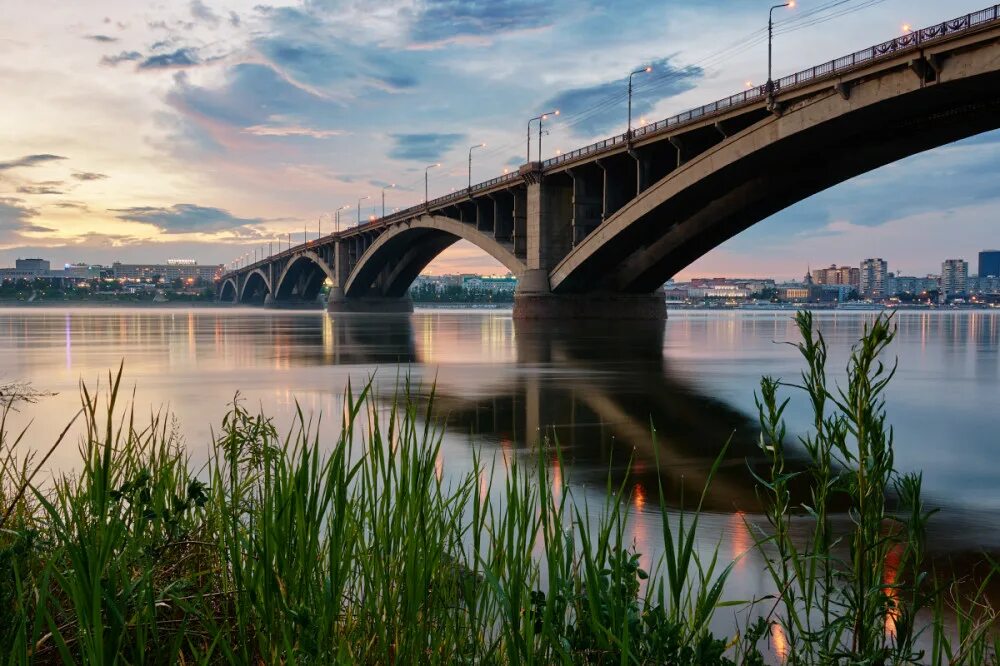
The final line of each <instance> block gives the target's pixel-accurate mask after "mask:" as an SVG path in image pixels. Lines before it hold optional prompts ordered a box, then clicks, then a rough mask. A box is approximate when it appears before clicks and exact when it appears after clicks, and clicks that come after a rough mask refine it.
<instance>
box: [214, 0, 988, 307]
mask: <svg viewBox="0 0 1000 666" xmlns="http://www.w3.org/2000/svg"><path fill="white" fill-rule="evenodd" d="M997 128H1000V5H995V6H992V7H989V8H987V9H984V10H982V11H979V12H974V13H972V14H968V15H965V16H962V17H959V18H956V19H953V20H950V21H945V22H943V23H940V24H937V25H934V26H931V27H929V28H924V29H921V30H918V31H915V32H911V33H909V34H906V35H904V36H901V37H897V38H894V39H892V40H889V41H887V42H884V43H882V44H878V45H876V46H873V47H870V48H867V49H864V50H862V51H858V52H856V53H853V54H850V55H847V56H844V57H841V58H837V59H836V60H833V61H830V62H827V63H823V64H821V65H817V66H815V67H812V68H810V69H807V70H803V71H801V72H798V73H796V74H793V75H790V76H786V77H784V78H782V79H780V80H779V81H775V82H774V86H773V89H768V88H766V87H763V86H762V87H760V88H753V89H750V90H746V91H743V92H741V93H737V94H736V95H733V96H731V97H727V98H725V99H722V100H719V101H716V102H713V103H711V104H707V105H705V106H702V107H700V108H697V109H693V110H690V111H687V112H685V113H682V114H680V115H678V116H674V117H672V118H668V119H666V120H662V121H659V122H656V123H652V124H650V125H646V126H643V127H640V128H638V129H635V130H633V131H632V132H631V133H630V134H621V135H618V136H615V137H611V138H609V139H606V140H604V141H600V142H598V143H595V144H592V145H590V146H586V147H584V148H580V149H578V150H574V151H572V152H569V153H566V154H562V155H559V156H557V157H554V158H551V159H548V160H545V161H544V162H532V163H529V164H526V165H524V166H522V167H521V168H520V169H519V170H518V172H516V173H511V174H507V175H504V176H500V177H498V178H494V179H492V180H488V181H486V182H483V183H479V184H478V185H474V186H472V187H470V188H468V189H466V190H462V191H460V192H456V193H454V194H451V195H449V196H445V197H440V198H438V199H434V200H431V201H429V202H427V203H426V204H422V205H420V206H415V207H412V208H409V209H406V210H403V211H400V212H398V213H395V214H393V215H389V216H386V217H384V218H381V219H377V220H375V221H373V222H370V223H367V224H362V225H359V226H357V227H354V228H351V229H348V230H346V231H343V232H340V233H336V234H331V235H329V236H326V237H323V238H320V239H317V240H315V241H311V242H307V243H304V244H302V245H300V246H297V247H292V248H290V249H289V250H286V251H284V252H281V253H279V254H275V255H273V256H270V257H267V258H266V259H263V260H261V261H257V262H255V263H252V264H249V265H247V266H245V267H241V268H240V269H239V270H236V271H232V272H230V273H227V274H225V275H224V276H223V277H222V280H221V281H220V287H219V296H220V299H221V300H223V301H231V302H240V303H271V302H273V303H289V304H291V303H306V302H315V300H316V299H317V297H318V295H319V294H320V288H321V286H322V285H323V283H324V282H325V281H326V280H327V279H329V280H330V282H331V283H332V288H331V289H330V291H329V299H328V308H329V309H330V310H331V311H335V312H351V311H372V310H376V311H399V310H409V309H410V307H411V305H410V302H409V300H408V298H407V291H408V288H409V286H410V284H411V283H412V282H413V280H414V279H415V278H416V277H417V275H419V274H420V272H421V271H422V270H423V269H424V267H426V266H427V264H429V263H430V262H431V261H432V260H433V259H434V257H436V256H437V255H438V254H439V253H440V252H442V251H443V250H444V249H445V248H447V247H448V246H450V245H451V244H453V243H455V242H456V241H458V240H459V239H466V240H468V241H469V242H471V243H472V244H474V245H476V246H477V247H479V248H481V249H482V250H483V251H485V252H486V253H487V254H489V255H490V256H492V257H493V258H495V259H496V260H497V261H499V262H500V263H501V264H503V265H504V266H506V267H507V269H508V270H510V271H511V273H513V274H514V275H515V276H517V278H518V280H519V282H518V288H517V292H516V295H515V305H514V315H515V317H517V318H524V319H534V318H573V317H584V318H586V317H610V318H662V317H664V316H665V304H664V299H663V298H662V294H661V293H660V292H659V289H660V287H661V285H662V284H663V283H664V282H666V281H667V280H668V279H669V278H670V277H672V276H673V275H674V274H676V273H677V272H678V271H679V270H681V269H682V268H684V267H685V266H687V265H688V264H690V263H691V262H692V261H694V260H695V259H697V258H698V257H700V256H702V255H703V254H705V253H706V252H708V251H709V250H711V249H712V248H714V247H716V246H717V245H719V244H720V243H722V242H724V241H726V240H727V239H729V238H731V237H732V236H734V235H736V234H738V233H739V232H741V231H743V230H745V229H747V228H748V227H750V226H752V225H753V224H756V223H757V222H759V221H761V220H763V219H765V218H767V217H769V216H770V215H773V214H774V213H776V212H778V211H779V210H782V209H783V208H786V207H788V206H790V205H792V204H793V203H796V202H798V201H800V200H802V199H805V198H806V197H809V196H811V195H813V194H815V193H817V192H819V191H821V190H824V189H826V188H828V187H831V186H833V185H836V184H837V183H840V182H843V181H845V180H848V179H850V178H853V177H854V176H857V175H859V174H862V173H865V172H867V171H870V170H872V169H875V168H878V167H880V166H883V165H886V164H889V163H891V162H894V161H896V160H899V159H902V158H904V157H907V156H910V155H913V154H916V153H919V152H922V151H925V150H929V149H931V148H935V147H937V146H941V145H944V144H947V143H950V142H953V141H956V140H959V139H962V138H965V137H969V136H972V135H975V134H978V133H981V132H984V131H987V130H992V129H997ZM927 177H928V178H933V177H935V175H934V174H927Z"/></svg>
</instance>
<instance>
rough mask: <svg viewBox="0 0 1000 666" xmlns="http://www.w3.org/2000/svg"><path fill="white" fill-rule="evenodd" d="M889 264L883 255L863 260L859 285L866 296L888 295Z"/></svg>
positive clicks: (862, 293)
mask: <svg viewBox="0 0 1000 666" xmlns="http://www.w3.org/2000/svg"><path fill="white" fill-rule="evenodd" d="M888 277H889V264H888V263H887V262H886V261H885V259H882V258H881V257H878V258H875V259H865V260H864V261H862V262H861V270H860V271H859V280H858V287H859V289H860V291H861V295H862V296H864V297H865V298H882V297H884V296H885V295H886V293H885V288H886V282H887V281H888Z"/></svg>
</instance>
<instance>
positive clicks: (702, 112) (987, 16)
mask: <svg viewBox="0 0 1000 666" xmlns="http://www.w3.org/2000/svg"><path fill="white" fill-rule="evenodd" d="M998 21H1000V4H997V5H993V6H992V7H987V8H986V9H981V10H979V11H977V12H971V13H969V14H966V15H965V16H960V17H958V18H955V19H951V20H948V21H942V22H941V23H937V24H934V25H932V26H929V27H927V28H921V29H919V30H914V31H912V32H909V33H907V34H905V35H901V36H899V37H895V38H893V39H890V40H888V41H885V42H882V43H881V44H876V45H875V46H870V47H868V48H866V49H861V50H860V51H855V52H854V53H851V54H848V55H846V56H841V57H839V58H834V59H833V60H830V61H828V62H825V63H822V64H819V65H816V66H814V67H810V68H809V69H804V70H802V71H800V72H796V73H794V74H789V75H788V76H783V77H781V78H780V79H778V80H777V81H774V92H781V91H783V90H789V89H794V88H795V87H797V86H800V85H804V84H807V83H811V82H815V81H817V80H822V79H825V78H829V77H832V76H835V75H839V74H843V73H845V72H849V71H851V70H853V69H856V68H857V67H860V66H864V65H867V64H869V63H872V62H877V61H879V60H882V59H885V58H890V57H893V56H895V55H898V54H899V53H903V52H906V51H910V50H917V49H918V48H919V47H921V46H923V45H925V44H927V43H931V42H934V41H937V40H940V39H942V38H945V37H951V36H952V35H955V34H957V33H962V32H967V31H971V30H974V29H978V28H980V27H982V26H984V25H987V24H990V23H996V22H998ZM766 96H767V90H766V86H757V87H754V88H750V89H748V90H744V91H742V92H739V93H736V94H735V95H730V96H729V97H725V98H723V99H720V100H716V101H714V102H710V103H708V104H704V105H702V106H699V107H697V108H694V109H689V110H687V111H684V112H682V113H678V114H677V115H674V116H671V117H669V118H665V119H664V120H659V121H657V122H655V123H649V124H647V125H643V126H642V127H637V128H636V129H634V130H632V139H635V138H636V137H642V136H647V135H650V134H656V133H659V132H662V131H664V130H667V129H675V128H677V127H682V126H684V125H686V124H688V123H691V122H695V121H697V120H701V119H703V118H705V117H706V116H712V115H715V114H718V113H721V112H723V111H729V110H731V109H734V108H739V107H741V106H745V105H748V104H751V103H754V102H757V101H759V100H760V99H761V98H764V97H766ZM628 141H629V136H628V133H623V134H617V135H615V136H612V137H609V138H607V139H603V140H601V141H597V142H595V143H592V144H590V145H589V146H584V147H582V148H577V149H576V150H572V151H570V152H568V153H563V154H561V155H556V156H555V157H550V158H549V159H547V160H545V161H543V162H542V170H543V171H544V170H545V169H548V168H551V167H555V166H559V165H561V164H565V163H566V162H571V161H575V160H577V159H579V158H581V157H585V156H587V155H592V154H594V153H600V152H605V151H607V150H611V149H614V148H616V147H617V146H620V145H622V144H625V143H628ZM518 180H520V174H518V173H517V172H512V173H507V174H504V175H502V176H497V177H496V178H491V179H490V180H487V181H483V182H481V183H477V184H476V185H473V186H472V187H471V188H468V189H462V190H459V191H458V192H453V193H451V194H447V195H445V196H442V197H437V198H436V199H432V200H430V201H428V202H426V203H425V204H420V205H417V206H410V207H409V208H406V209H404V210H401V211H399V212H397V213H393V214H391V215H387V216H385V217H383V218H378V219H375V220H371V221H368V222H364V223H362V224H360V225H358V226H356V227H354V228H355V229H357V228H359V227H372V226H381V225H386V224H391V223H393V222H396V221H398V220H405V219H407V218H409V217H411V216H412V215H413V214H414V213H418V212H420V211H423V210H426V209H428V208H434V207H438V206H442V205H444V204H446V203H449V202H451V201H460V200H462V199H464V198H466V197H467V196H468V195H469V194H471V193H473V192H481V191H483V190H488V189H490V188H493V187H496V186H497V185H502V184H504V183H507V182H515V181H518ZM343 233H346V230H345V232H343ZM310 242H314V241H310ZM307 244H308V243H307ZM307 244H306V245H307ZM301 247H303V245H299V246H296V247H295V248H292V249H289V250H285V252H284V253H281V254H288V253H291V252H293V251H295V250H297V249H298V248H301ZM278 256H280V255H278ZM271 259H272V258H268V259H267V260H264V261H260V262H255V263H254V264H252V265H250V266H245V267H243V268H240V269H237V270H235V271H230V272H229V273H225V274H223V275H222V276H221V277H220V279H222V278H224V277H226V276H228V275H230V274H231V273H238V272H239V271H241V270H248V269H251V270H252V269H253V268H256V267H258V266H259V265H263V264H264V263H266V262H267V261H270V260H271Z"/></svg>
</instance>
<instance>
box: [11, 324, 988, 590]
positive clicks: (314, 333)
mask: <svg viewBox="0 0 1000 666" xmlns="http://www.w3.org/2000/svg"><path fill="white" fill-rule="evenodd" d="M870 316H871V315H870V314H868V313H858V312H855V313H824V314H817V319H818V322H819V324H820V326H821V328H822V330H823V332H824V334H825V335H826V338H827V340H828V342H829V344H830V347H831V350H832V353H831V368H832V369H835V370H836V372H835V373H833V374H834V376H835V377H837V378H839V377H841V376H842V372H841V370H842V369H843V366H844V363H845V361H846V358H847V354H848V352H849V349H850V345H851V344H852V343H853V342H855V341H856V340H857V338H858V336H859V335H860V334H861V331H862V327H863V325H864V322H865V321H866V320H867V319H869V318H870ZM897 321H898V324H899V336H898V338H897V340H896V342H894V343H893V345H892V347H891V354H893V355H895V356H897V357H898V359H899V364H900V367H899V372H898V375H897V378H896V379H895V381H894V382H893V384H892V386H891V390H890V392H889V395H888V409H889V415H890V421H891V422H892V424H893V425H894V426H895V431H896V452H897V453H896V455H897V462H898V465H899V466H900V467H901V468H903V469H905V470H923V472H924V488H925V492H926V494H927V496H928V498H929V500H930V502H931V503H932V504H934V505H936V506H939V507H941V508H942V511H941V513H940V514H939V515H938V516H937V517H936V518H935V521H934V522H933V523H932V525H933V528H932V530H931V536H930V538H931V540H932V545H933V548H934V549H935V551H936V553H937V554H938V555H940V556H942V557H943V558H945V559H952V558H955V557H956V556H959V555H961V554H964V553H971V552H975V551H978V550H981V549H986V550H990V551H1000V539H998V537H997V535H998V534H1000V531H998V530H997V527H998V526H1000V519H998V516H1000V511H998V509H1000V465H998V464H997V456H998V454H1000V446H998V444H1000V442H998V433H1000V408H998V407H1000V405H998V402H1000V353H998V352H1000V314H994V313H987V312H961V313H958V312H931V313H906V312H903V313H899V314H898V315H897ZM795 340H796V332H795V330H794V326H793V324H792V321H791V313H789V312H752V313H750V312H711V311H683V312H671V314H670V318H669V320H668V321H667V323H666V325H665V326H638V325H628V326H625V327H613V328H609V327H608V326H607V325H599V324H593V323H581V324H576V325H572V326H565V327H552V326H541V325H538V324H535V325H521V324H519V323H518V324H515V322H513V321H512V320H511V317H510V313H509V312H502V311H501V312H497V311H492V312H484V311H454V310H449V311H445V310H442V311H418V312H417V313H416V314H414V315H412V316H409V317H388V316H382V317H359V316H353V317H349V318H340V319H331V318H330V317H328V316H327V315H326V314H324V313H319V312H294V313H289V312H277V311H272V310H252V309H245V310H244V309H225V310H207V309H198V310H192V311H185V310H178V309H169V310H151V309H122V310H112V309H100V310H83V309H72V310H54V309H4V310H0V383H2V382H3V381H4V380H7V381H9V380H28V381H30V382H32V383H33V384H34V385H35V387H36V388H39V389H43V390H47V391H54V392H56V393H57V395H55V396H53V397H50V398H47V399H45V400H44V401H42V402H41V403H40V404H38V405H35V406H30V407H28V408H26V409H24V410H22V412H21V413H20V414H19V415H18V416H17V417H16V421H17V422H16V423H14V424H13V427H18V426H20V425H24V424H27V423H28V422H29V421H32V420H33V423H32V425H31V432H32V433H33V435H32V436H31V437H29V439H30V441H31V443H32V445H35V446H38V447H39V448H41V447H44V446H45V445H46V444H48V443H51V442H52V441H53V440H54V439H55V437H56V436H57V434H58V432H59V431H60V430H61V428H62V426H63V425H64V423H65V422H66V420H68V418H69V417H70V415H71V414H72V413H73V412H74V411H75V409H76V406H77V403H78V383H79V382H80V381H81V380H83V381H85V382H87V383H88V385H91V386H93V385H96V384H97V383H98V382H100V383H101V384H102V385H106V382H107V372H108V370H109V369H114V368H117V366H118V364H119V363H120V362H122V361H124V365H125V376H126V378H127V384H128V385H129V386H130V387H131V386H132V385H134V386H135V388H136V397H135V400H136V403H137V405H138V406H139V407H140V410H139V411H140V412H142V411H144V410H148V409H156V408H159V407H169V409H170V410H172V412H173V413H174V414H176V416H177V417H178V419H179V423H180V428H181V431H182V432H183V434H184V436H185V438H186V441H187V444H188V448H189V449H190V451H191V452H192V454H193V457H194V458H195V459H196V460H198V459H203V458H204V454H205V451H206V447H205V443H206V442H207V441H209V438H210V436H211V427H212V426H213V425H216V426H217V424H218V423H219V421H220V419H221V416H222V415H223V413H224V411H225V409H226V403H227V402H229V401H231V400H232V399H233V396H234V395H235V394H236V393H237V391H239V392H240V394H241V395H242V396H243V397H244V398H245V399H246V400H247V401H248V402H249V403H250V404H251V405H256V404H258V403H259V404H261V405H263V406H264V408H265V410H266V411H267V412H268V413H270V414H272V415H274V416H275V417H276V420H277V422H278V424H279V425H286V424H289V423H290V419H291V417H292V414H293V410H294V409H295V404H296V402H297V403H298V404H299V405H301V406H302V408H303V409H304V410H306V411H308V412H313V413H319V412H322V413H323V414H325V415H326V417H327V420H326V423H328V424H331V425H330V426H329V427H332V424H334V423H338V422H339V414H340V410H341V404H342V400H343V392H344V389H345V387H346V386H347V384H348V381H349V380H350V381H351V382H352V383H353V385H354V386H355V387H357V386H359V385H360V384H363V383H364V382H365V381H366V380H367V379H368V378H369V377H371V376H374V377H375V379H376V383H377V384H378V386H379V388H380V389H381V391H382V392H383V394H390V393H391V392H392V390H393V388H394V386H395V383H396V379H397V376H399V375H403V374H407V373H408V374H409V375H410V377H411V378H412V379H413V380H414V381H415V382H416V383H417V384H418V385H420V386H421V389H420V390H421V391H422V392H423V393H424V394H426V393H427V392H428V391H429V389H430V386H431V385H432V384H433V383H435V382H436V387H437V390H436V393H437V400H436V408H437V412H438V413H439V415H440V417H441V419H446V420H447V430H446V437H445V443H444V449H443V456H442V458H443V461H442V464H443V467H444V470H445V474H446V475H448V474H452V475H456V474H460V473H462V472H464V471H466V470H468V469H469V467H470V465H471V461H472V453H473V450H474V449H475V448H477V447H478V448H479V449H481V450H483V451H484V452H485V453H486V455H487V456H493V457H495V458H500V459H502V455H499V454H503V455H508V456H509V455H520V456H524V457H528V456H531V455H533V454H532V450H531V448H530V445H531V444H532V443H534V442H537V441H538V439H539V438H540V437H541V436H544V435H545V434H550V435H551V434H555V435H556V436H558V438H559V440H560V442H561V444H562V445H563V447H564V448H565V451H566V457H567V459H568V461H569V469H568V470H567V474H568V476H569V482H570V483H571V484H572V485H573V487H574V489H575V490H574V493H575V495H577V496H579V497H584V498H588V501H589V498H591V497H592V498H593V499H594V501H595V502H597V501H599V500H600V498H601V497H602V493H601V491H602V489H603V487H604V483H605V481H606V478H607V475H608V472H609V470H611V473H612V475H613V476H615V477H616V478H620V476H621V475H622V474H623V470H624V468H625V466H626V464H627V462H628V459H629V458H630V457H632V456H634V462H633V469H634V492H633V494H632V495H631V499H630V510H631V512H632V518H633V520H632V532H633V537H634V539H635V541H636V547H637V548H638V549H639V550H640V551H641V552H643V553H646V554H648V553H651V552H656V551H657V550H658V549H659V546H660V542H659V539H658V537H657V534H658V533H659V529H660V526H659V517H658V515H657V512H656V511H655V510H653V509H654V506H653V505H654V504H655V499H654V498H655V496H656V490H655V480H654V479H655V477H654V476H653V470H654V455H655V454H654V446H656V447H658V449H659V450H658V453H659V456H660V460H661V465H662V466H663V468H664V470H663V471H664V479H665V483H666V485H667V487H668V491H669V493H670V496H671V497H673V498H679V497H681V496H682V495H683V496H684V497H687V498H688V503H691V502H693V501H695V499H696V497H697V493H698V492H700V490H701V488H702V484H703V482H704V478H705V473H706V471H707V469H708V467H709V465H710V463H711V461H712V460H713V459H714V458H715V456H716V454H717V452H718V451H719V449H720V447H721V446H722V444H723V443H724V442H725V441H726V439H727V438H728V437H730V436H731V435H732V436H733V438H734V439H733V445H732V450H731V453H730V456H729V458H728V460H727V463H726V465H725V466H724V468H723V470H722V473H721V474H720V476H719V478H718V480H717V482H716V484H715V485H714V487H713V490H712V493H711V496H710V497H709V504H710V507H711V509H712V511H713V513H712V514H711V515H710V516H709V517H708V518H707V522H706V523H704V524H705V525H706V529H705V530H704V531H703V533H702V538H703V539H704V543H703V544H702V546H703V547H704V548H706V549H709V548H713V547H715V546H716V545H717V544H718V545H720V547H721V550H722V554H723V555H728V556H735V555H737V554H740V553H742V552H743V551H745V550H746V549H747V547H748V546H749V545H750V542H749V537H748V536H747V535H746V533H745V528H744V523H743V520H744V516H745V515H750V516H751V517H752V516H753V514H754V512H755V511H756V501H755V494H754V490H753V485H752V482H751V480H750V477H749V474H748V472H747V470H746V459H747V457H752V456H753V455H754V453H755V449H754V438H755V434H754V425H755V418H756V416H755V411H754V402H753V394H754V390H755V388H756V386H757V383H758V381H759V379H760V376H761V375H762V374H765V373H766V374H770V375H775V376H779V377H783V378H786V379H788V380H794V379H795V378H796V377H797V376H798V372H799V369H800V367H801V366H800V363H799V358H798V352H797V351H796V350H795V349H794V348H793V347H791V346H789V345H785V344H778V343H782V342H788V341H795ZM806 409H807V407H806V405H805V403H804V402H803V401H802V400H799V401H798V402H793V405H792V407H791V409H790V412H789V418H790V426H791V427H790V431H791V432H795V431H796V430H797V429H798V428H802V427H804V426H805V424H806V423H807V417H808V414H807V412H806ZM650 423H652V424H653V425H654V426H655V427H656V429H657V440H656V443H655V444H654V440H653V438H652V437H651V435H650V427H649V426H650ZM75 464H76V451H75V447H73V446H64V447H63V448H62V449H61V450H60V451H59V452H58V453H57V454H56V455H55V456H54V457H53V459H52V460H51V466H52V467H53V468H54V469H63V470H66V469H72V468H73V466H74V465H75ZM647 498H648V499H647ZM759 565H760V563H759V562H756V561H755V560H753V559H752V558H745V559H743V560H741V563H740V567H739V571H738V576H737V577H736V578H735V579H734V584H733V586H731V591H730V596H739V597H741V598H746V597H745V596H743V595H744V594H752V593H755V592H756V593H759V592H761V591H762V589H763V587H764V577H763V574H762V570H761V567H760V566H759Z"/></svg>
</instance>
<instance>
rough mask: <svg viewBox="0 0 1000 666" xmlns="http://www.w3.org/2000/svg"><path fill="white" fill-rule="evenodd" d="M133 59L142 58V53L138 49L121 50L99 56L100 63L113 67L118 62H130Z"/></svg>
mask: <svg viewBox="0 0 1000 666" xmlns="http://www.w3.org/2000/svg"><path fill="white" fill-rule="evenodd" d="M133 60H142V54H141V53H139V52H138V51H122V52H121V53H119V54H118V55H106V56H104V57H103V58H101V64H102V65H107V66H109V67H114V66H115V65H117V64H118V63H120V62H132V61H133Z"/></svg>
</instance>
